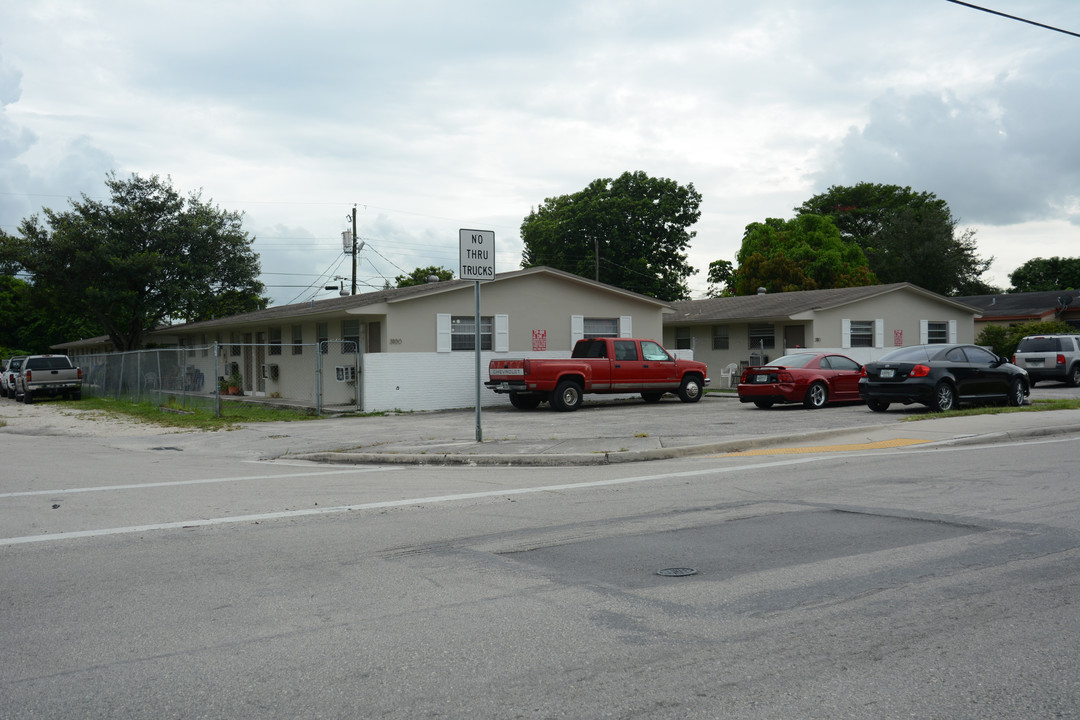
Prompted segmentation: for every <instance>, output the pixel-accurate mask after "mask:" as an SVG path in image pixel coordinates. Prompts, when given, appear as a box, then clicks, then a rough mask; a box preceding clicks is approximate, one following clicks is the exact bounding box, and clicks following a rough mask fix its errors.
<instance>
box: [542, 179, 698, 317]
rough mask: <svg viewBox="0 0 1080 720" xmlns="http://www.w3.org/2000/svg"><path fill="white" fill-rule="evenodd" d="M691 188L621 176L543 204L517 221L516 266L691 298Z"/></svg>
mask: <svg viewBox="0 0 1080 720" xmlns="http://www.w3.org/2000/svg"><path fill="white" fill-rule="evenodd" d="M700 205H701V194H700V193H698V192H697V190H695V189H694V185H693V183H688V184H687V185H685V186H683V185H679V184H678V183H677V182H675V181H674V180H669V179H666V178H653V177H649V176H648V175H646V174H645V173H644V172H640V171H639V172H634V173H631V172H626V173H623V174H622V175H620V176H619V177H618V178H615V179H610V178H601V179H598V180H594V181H593V182H591V183H590V184H589V186H588V187H586V188H585V189H584V190H581V191H579V192H576V193H573V194H570V195H560V196H558V197H553V198H548V199H546V200H544V202H543V204H541V205H540V207H539V208H537V209H536V210H533V211H532V212H530V213H529V215H528V217H526V218H525V220H524V222H522V224H521V239H522V242H523V243H524V250H523V252H522V262H521V265H522V267H526V268H527V267H533V266H536V265H548V266H550V267H553V268H557V269H559V270H563V271H566V272H570V273H574V274H575V275H581V276H582V277H587V278H592V279H594V280H599V281H600V282H604V283H608V284H609V285H615V286H617V287H621V288H624V289H627V290H632V291H634V292H638V293H641V294H643V295H650V296H652V297H656V298H659V299H661V300H683V299H686V298H688V297H689V296H690V291H689V288H688V286H687V284H686V279H687V278H688V277H689V276H690V275H692V274H694V273H695V272H697V270H695V269H694V268H693V267H691V266H690V265H689V264H688V263H687V256H686V249H687V247H688V246H689V244H690V240H691V239H692V238H693V237H694V235H695V234H696V233H694V232H693V231H691V230H689V229H688V228H689V227H690V226H691V225H693V224H694V223H695V222H697V220H698V218H699V217H700V216H701V211H700V210H699V209H698V208H699V206H700Z"/></svg>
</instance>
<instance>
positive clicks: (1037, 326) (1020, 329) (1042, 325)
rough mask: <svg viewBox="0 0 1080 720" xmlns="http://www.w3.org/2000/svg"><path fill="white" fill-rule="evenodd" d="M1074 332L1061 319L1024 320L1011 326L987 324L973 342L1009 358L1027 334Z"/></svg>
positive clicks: (1067, 333)
mask: <svg viewBox="0 0 1080 720" xmlns="http://www.w3.org/2000/svg"><path fill="white" fill-rule="evenodd" d="M1075 332H1076V328H1074V327H1072V326H1071V325H1069V324H1068V323H1065V322H1062V321H1061V320H1043V321H1039V322H1026V323H1023V324H1021V325H1012V326H1011V327H1004V326H1002V325H987V326H986V327H985V328H983V330H982V332H981V333H979V336H978V337H977V338H975V344H976V345H985V346H987V347H989V348H992V349H993V351H994V352H995V353H996V354H998V355H1000V356H1001V357H1004V358H1011V357H1012V356H1013V353H1015V352H1016V346H1017V345H1019V344H1020V341H1021V340H1023V339H1024V338H1026V337H1027V336H1028V335H1069V334H1072V333H1075Z"/></svg>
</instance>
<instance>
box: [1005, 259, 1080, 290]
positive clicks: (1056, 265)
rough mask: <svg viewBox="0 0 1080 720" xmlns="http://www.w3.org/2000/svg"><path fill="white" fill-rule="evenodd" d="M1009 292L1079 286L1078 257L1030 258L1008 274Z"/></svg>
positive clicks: (1079, 264) (1065, 288)
mask: <svg viewBox="0 0 1080 720" xmlns="http://www.w3.org/2000/svg"><path fill="white" fill-rule="evenodd" d="M1009 281H1010V282H1012V285H1013V286H1012V287H1011V288H1009V292H1011V293H1020V292H1041V291H1047V290H1049V291H1052V290H1070V289H1072V290H1075V289H1076V288H1080V257H1075V258H1063V257H1052V258H1032V259H1031V260H1028V261H1027V262H1026V263H1024V264H1023V265H1021V266H1020V267H1018V268H1016V269H1015V270H1013V272H1012V274H1011V275H1009Z"/></svg>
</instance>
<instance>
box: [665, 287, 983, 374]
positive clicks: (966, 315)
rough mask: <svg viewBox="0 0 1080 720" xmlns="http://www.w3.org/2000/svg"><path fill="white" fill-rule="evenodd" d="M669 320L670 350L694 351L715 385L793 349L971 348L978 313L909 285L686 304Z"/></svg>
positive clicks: (865, 357) (860, 355)
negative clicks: (947, 344)
mask: <svg viewBox="0 0 1080 720" xmlns="http://www.w3.org/2000/svg"><path fill="white" fill-rule="evenodd" d="M671 307H672V309H673V310H674V312H672V313H670V314H668V315H665V316H664V340H663V342H664V344H665V345H666V346H667V347H671V348H688V349H692V350H693V351H694V358H695V359H696V360H701V361H703V362H705V363H707V364H708V365H709V372H710V375H711V376H712V378H713V380H714V382H715V381H717V380H719V379H721V378H722V379H723V380H724V382H726V383H729V382H731V379H732V376H733V374H735V373H737V372H738V369H739V368H742V367H746V366H747V365H751V364H760V363H766V362H768V361H769V359H770V358H772V359H775V358H777V357H779V356H781V355H784V354H785V353H787V352H789V351H791V350H794V349H795V348H816V349H821V350H831V351H837V352H841V353H844V354H846V355H848V356H850V357H851V358H853V359H855V360H857V361H858V362H862V363H865V362H868V361H870V360H872V359H874V358H877V357H880V356H881V355H883V354H885V353H886V352H888V351H889V350H891V349H892V348H894V347H900V346H904V345H918V344H922V343H932V342H941V343H945V342H973V341H974V339H975V319H976V318H977V317H978V316H979V311H978V310H977V309H976V308H974V307H972V306H970V305H968V304H965V303H963V302H960V301H958V300H956V299H953V298H947V297H945V296H943V295H938V294H937V293H933V292H930V291H929V290H924V289H923V288H920V287H918V286H916V285H912V284H911V283H892V284H888V285H870V286H866V287H853V288H835V289H829V290H804V291H798V292H786V293H764V292H761V293H759V294H757V295H746V296H738V297H715V298H706V299H703V300H685V301H679V302H674V303H672V304H671Z"/></svg>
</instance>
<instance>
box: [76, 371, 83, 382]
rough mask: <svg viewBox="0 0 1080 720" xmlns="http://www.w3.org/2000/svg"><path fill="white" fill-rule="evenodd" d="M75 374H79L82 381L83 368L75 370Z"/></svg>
mask: <svg viewBox="0 0 1080 720" xmlns="http://www.w3.org/2000/svg"><path fill="white" fill-rule="evenodd" d="M75 372H76V373H77V375H78V377H79V379H80V380H82V368H75Z"/></svg>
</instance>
